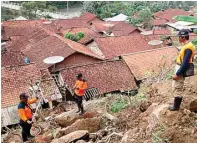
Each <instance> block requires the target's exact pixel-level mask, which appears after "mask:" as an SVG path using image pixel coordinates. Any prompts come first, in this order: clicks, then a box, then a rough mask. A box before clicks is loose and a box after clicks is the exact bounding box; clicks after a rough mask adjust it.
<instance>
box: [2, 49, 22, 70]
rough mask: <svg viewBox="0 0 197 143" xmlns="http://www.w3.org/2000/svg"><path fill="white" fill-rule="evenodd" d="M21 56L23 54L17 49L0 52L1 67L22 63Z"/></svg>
mask: <svg viewBox="0 0 197 143" xmlns="http://www.w3.org/2000/svg"><path fill="white" fill-rule="evenodd" d="M23 57H24V56H23V54H22V53H21V52H19V51H6V52H4V53H2V52H1V67H7V66H17V65H23V64H24V58H23Z"/></svg>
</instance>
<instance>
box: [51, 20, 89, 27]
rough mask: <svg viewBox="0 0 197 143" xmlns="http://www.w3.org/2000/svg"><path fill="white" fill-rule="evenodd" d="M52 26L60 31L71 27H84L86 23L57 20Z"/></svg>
mask: <svg viewBox="0 0 197 143" xmlns="http://www.w3.org/2000/svg"><path fill="white" fill-rule="evenodd" d="M54 24H55V25H56V26H57V27H58V28H59V29H60V28H62V29H69V28H73V27H75V28H76V27H86V26H87V21H86V20H83V19H59V20H55V21H54Z"/></svg>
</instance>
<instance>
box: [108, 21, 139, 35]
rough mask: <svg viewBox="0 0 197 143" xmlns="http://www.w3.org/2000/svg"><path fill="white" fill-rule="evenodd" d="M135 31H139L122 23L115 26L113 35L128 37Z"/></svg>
mask: <svg viewBox="0 0 197 143" xmlns="http://www.w3.org/2000/svg"><path fill="white" fill-rule="evenodd" d="M135 30H137V28H135V27H133V26H132V25H131V24H129V23H125V22H123V21H121V22H118V23H115V24H114V26H113V28H112V33H113V34H114V36H127V35H129V34H131V33H132V32H133V31H135Z"/></svg>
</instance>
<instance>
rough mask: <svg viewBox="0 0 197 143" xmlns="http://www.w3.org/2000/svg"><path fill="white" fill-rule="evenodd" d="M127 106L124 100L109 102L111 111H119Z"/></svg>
mask: <svg viewBox="0 0 197 143" xmlns="http://www.w3.org/2000/svg"><path fill="white" fill-rule="evenodd" d="M127 106H128V104H127V102H126V101H123V100H122V101H118V102H114V103H112V104H111V109H110V110H111V111H112V112H113V113H116V112H119V111H120V110H122V109H124V108H126V107H127Z"/></svg>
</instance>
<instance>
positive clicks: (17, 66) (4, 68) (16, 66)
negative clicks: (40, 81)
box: [2, 62, 36, 70]
mask: <svg viewBox="0 0 197 143" xmlns="http://www.w3.org/2000/svg"><path fill="white" fill-rule="evenodd" d="M29 65H36V64H35V63H34V62H31V63H29V64H25V63H24V64H20V65H14V66H5V67H2V70H6V69H9V68H19V67H24V66H29Z"/></svg>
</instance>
